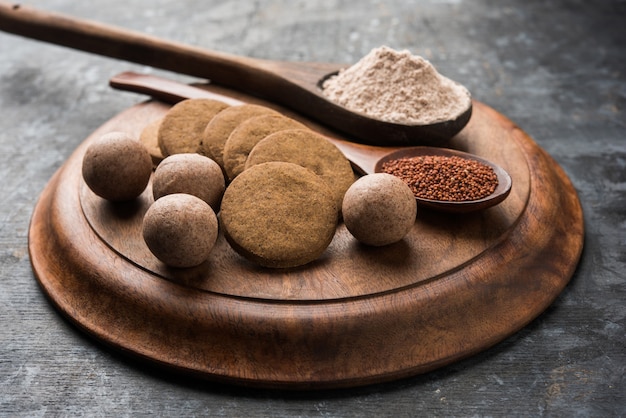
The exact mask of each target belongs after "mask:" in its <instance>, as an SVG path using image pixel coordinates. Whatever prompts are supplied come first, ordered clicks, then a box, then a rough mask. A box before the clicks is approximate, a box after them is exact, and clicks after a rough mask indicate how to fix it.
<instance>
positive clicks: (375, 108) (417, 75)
mask: <svg viewBox="0 0 626 418" xmlns="http://www.w3.org/2000/svg"><path fill="white" fill-rule="evenodd" d="M323 91H324V94H325V95H326V96H327V97H328V98H329V99H330V100H332V101H333V102H335V103H337V104H339V105H341V106H344V107H345V108H348V109H350V110H353V111H356V112H360V113H364V114H366V115H368V116H371V117H373V118H376V119H380V120H384V121H387V122H395V123H402V124H415V125H419V124H431V123H436V122H442V121H446V120H450V119H454V118H456V117H457V116H459V115H460V114H461V113H462V112H463V111H464V110H466V109H467V108H468V106H469V104H470V93H469V92H468V91H467V89H466V88H465V87H463V86H462V85H460V84H458V83H456V82H454V81H452V80H450V79H449V78H446V77H444V76H442V75H441V74H439V73H438V72H437V70H436V69H435V68H434V67H433V65H432V64H431V63H430V62H428V61H427V60H425V59H423V58H422V57H419V56H415V55H411V53H410V52H409V51H407V50H404V51H395V50H393V49H391V48H389V47H386V46H382V47H380V48H376V49H373V50H372V51H371V52H370V53H369V54H367V55H366V56H365V57H363V58H362V59H361V60H360V61H359V62H357V63H356V64H354V65H353V66H351V67H349V68H347V69H343V70H341V71H340V72H339V73H338V74H337V75H335V76H333V77H330V78H329V79H328V80H326V81H325V82H324V84H323Z"/></svg>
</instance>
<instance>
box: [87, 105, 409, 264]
mask: <svg viewBox="0 0 626 418" xmlns="http://www.w3.org/2000/svg"><path fill="white" fill-rule="evenodd" d="M139 139H140V140H139V141H136V140H135V139H134V138H132V137H129V136H128V135H127V134H125V133H120V132H117V133H109V134H106V135H103V136H102V137H101V138H99V140H97V141H94V142H93V143H92V144H91V145H90V147H89V148H88V150H87V152H86V153H85V157H84V159H83V178H84V179H85V183H86V184H87V185H88V186H89V188H90V189H91V190H92V191H93V192H94V193H95V194H97V195H99V196H100V197H103V198H105V199H108V200H111V201H120V200H129V199H134V198H136V197H137V196H139V195H140V194H141V193H143V191H144V190H145V188H146V187H147V185H148V184H149V179H150V178H152V183H151V184H152V195H153V197H154V203H152V205H151V206H150V208H149V209H148V210H147V212H146V214H145V215H144V219H143V229H142V231H143V238H144V241H145V243H146V245H147V246H148V248H149V249H150V250H151V251H152V253H153V254H154V255H155V256H156V257H157V258H158V259H160V260H161V261H163V262H164V263H165V264H167V265H168V266H171V267H176V268H186V267H193V266H197V265H199V264H202V263H203V262H205V261H206V260H207V259H208V258H209V255H210V252H211V250H212V249H213V247H214V245H215V243H216V240H217V237H218V230H219V229H220V228H221V229H222V231H223V232H224V236H225V237H226V239H227V241H228V242H229V243H230V245H231V247H232V248H233V249H234V250H235V251H236V252H238V253H239V254H240V255H242V256H243V257H245V258H246V259H248V260H250V261H252V262H254V263H256V264H258V265H261V266H264V267H274V268H287V267H297V266H302V265H304V264H307V263H310V262H312V261H314V260H316V259H317V258H318V257H320V256H321V255H322V253H323V252H324V250H325V249H326V248H327V247H328V245H329V244H330V243H331V241H332V239H333V236H334V234H335V231H336V228H337V225H338V222H339V220H340V218H341V216H343V220H344V223H345V225H346V228H347V229H348V231H349V232H350V233H352V235H353V236H354V237H355V238H356V239H357V240H358V241H361V242H362V243H365V244H368V245H374V246H381V245H387V244H391V243H394V242H397V241H399V240H400V239H402V238H403V237H404V236H405V235H406V234H407V233H408V231H409V230H410V229H411V228H412V226H413V223H414V220H415V215H416V204H415V199H414V197H413V194H412V192H411V191H410V189H409V187H408V186H407V185H406V184H404V183H403V182H402V181H401V180H400V179H398V178H397V177H394V176H392V175H390V174H372V175H369V176H365V177H362V178H360V179H359V180H358V181H356V182H355V174H354V172H353V171H352V166H351V164H350V162H349V161H348V160H347V159H346V157H345V156H344V155H343V154H342V153H341V152H340V151H339V149H338V148H337V147H336V146H335V145H334V144H332V143H331V142H330V141H329V140H328V139H327V138H326V137H324V136H323V135H321V134H319V133H316V132H314V131H313V130H311V129H309V128H307V127H306V126H305V125H303V124H302V123H300V122H298V121H296V120H294V119H291V118H288V117H286V116H284V115H282V114H281V113H279V112H277V111H275V110H272V109H270V108H267V107H264V106H259V105H252V104H242V105H237V106H231V105H227V104H225V103H222V102H219V101H216V100H212V99H188V100H184V101H182V102H179V103H178V104H176V105H175V106H173V107H172V108H171V109H170V110H169V111H168V112H167V113H166V114H165V115H164V117H163V118H162V119H160V120H158V121H154V122H152V123H150V124H148V125H147V126H146V127H145V128H144V130H143V131H142V133H141V135H140V138H139ZM153 168H154V173H152V170H153ZM218 215H219V217H218Z"/></svg>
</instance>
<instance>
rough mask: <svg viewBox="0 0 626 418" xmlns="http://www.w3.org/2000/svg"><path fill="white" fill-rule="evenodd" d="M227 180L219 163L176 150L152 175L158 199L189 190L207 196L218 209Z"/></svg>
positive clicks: (153, 191) (207, 201) (153, 192)
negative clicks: (176, 152)
mask: <svg viewBox="0 0 626 418" xmlns="http://www.w3.org/2000/svg"><path fill="white" fill-rule="evenodd" d="M225 188H226V181H225V179H224V173H223V172H222V169H221V168H220V166H219V165H218V164H217V163H216V162H215V161H213V160H212V159H211V158H209V157H205V156H203V155H200V154H194V153H185V154H174V155H170V156H169V157H167V158H165V159H164V160H163V161H161V163H160V164H159V165H158V166H157V168H156V170H155V171H154V177H153V178H152V194H153V195H154V199H155V200H157V199H159V198H161V197H163V196H165V195H169V194H174V193H187V194H190V195H194V196H196V197H199V198H200V199H202V200H204V201H205V202H206V203H208V204H209V206H211V208H212V209H213V210H214V211H215V212H218V211H219V207H220V202H221V200H222V195H223V194H224V189H225Z"/></svg>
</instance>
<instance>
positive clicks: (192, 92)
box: [110, 72, 512, 213]
mask: <svg viewBox="0 0 626 418" xmlns="http://www.w3.org/2000/svg"><path fill="white" fill-rule="evenodd" d="M110 85H111V86H112V87H114V88H116V89H119V90H126V91H134V92H138V93H143V94H147V95H150V96H152V97H155V98H158V99H161V100H164V101H166V102H168V103H176V102H178V101H181V100H184V99H190V98H211V99H215V100H221V101H223V102H226V103H228V104H230V105H238V104H243V103H244V102H243V101H240V100H237V99H235V98H232V97H228V96H224V95H221V94H218V93H214V92H211V91H208V90H206V89H202V88H199V87H194V86H191V85H188V84H183V83H179V82H176V81H172V80H168V79H165V78H161V77H156V76H152V75H144V74H137V73H133V72H125V73H121V74H118V75H116V76H114V77H113V78H111V80H110ZM325 137H326V138H327V139H328V140H329V141H330V142H332V143H333V144H334V145H335V146H336V147H337V148H339V150H340V151H341V152H343V154H344V155H345V156H346V158H348V159H349V160H350V162H351V163H352V166H353V168H354V169H355V170H356V171H357V172H359V173H360V174H364V175H365V174H372V173H380V172H382V166H383V164H384V163H385V162H387V161H390V160H394V159H398V158H406V157H414V156H420V155H441V156H458V157H461V158H466V159H471V160H476V161H479V162H481V163H483V164H485V165H487V166H489V167H491V168H492V169H493V170H494V172H495V173H496V175H497V177H498V186H497V187H496V190H495V191H494V192H493V193H492V194H491V195H489V196H487V197H485V198H483V199H478V200H470V201H443V200H430V199H423V198H420V197H417V196H416V197H415V199H416V200H417V203H418V205H420V206H422V207H428V208H430V209H433V210H438V211H444V212H452V213H467V212H474V211H477V210H482V209H486V208H488V207H491V206H494V205H497V204H498V203H500V202H502V201H503V200H504V199H506V197H507V196H508V195H509V192H510V191H511V185H512V181H511V177H510V176H509V174H508V173H507V172H506V171H505V170H504V169H503V168H501V167H499V166H498V165H496V164H494V163H492V162H490V161H488V160H486V159H484V158H481V157H478V156H476V155H473V154H469V153H466V152H462V151H457V150H453V149H448V148H441V147H428V146H415V147H380V146H373V145H366V144H359V143H354V142H350V141H345V140H342V139H339V138H336V137H333V136H330V135H325Z"/></svg>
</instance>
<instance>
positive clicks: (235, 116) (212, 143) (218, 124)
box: [200, 104, 279, 168]
mask: <svg viewBox="0 0 626 418" xmlns="http://www.w3.org/2000/svg"><path fill="white" fill-rule="evenodd" d="M268 113H271V114H279V113H278V112H277V111H275V110H273V109H270V108H269V107H265V106H260V105H255V104H243V105H238V106H231V107H229V108H228V109H224V111H222V112H220V113H219V114H218V115H216V116H215V117H214V118H213V119H211V121H210V122H209V123H208V124H207V125H206V126H205V129H204V131H203V133H202V141H201V142H202V143H201V147H200V154H203V155H206V156H207V157H209V158H211V159H212V160H213V161H215V162H216V163H218V164H219V165H220V167H222V168H224V160H223V152H224V144H226V141H227V140H228V137H229V136H230V133H231V132H232V131H233V130H234V129H235V128H236V127H237V126H238V125H239V124H240V123H241V122H243V121H245V120H246V119H249V118H252V117H254V116H258V115H263V114H268Z"/></svg>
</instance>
